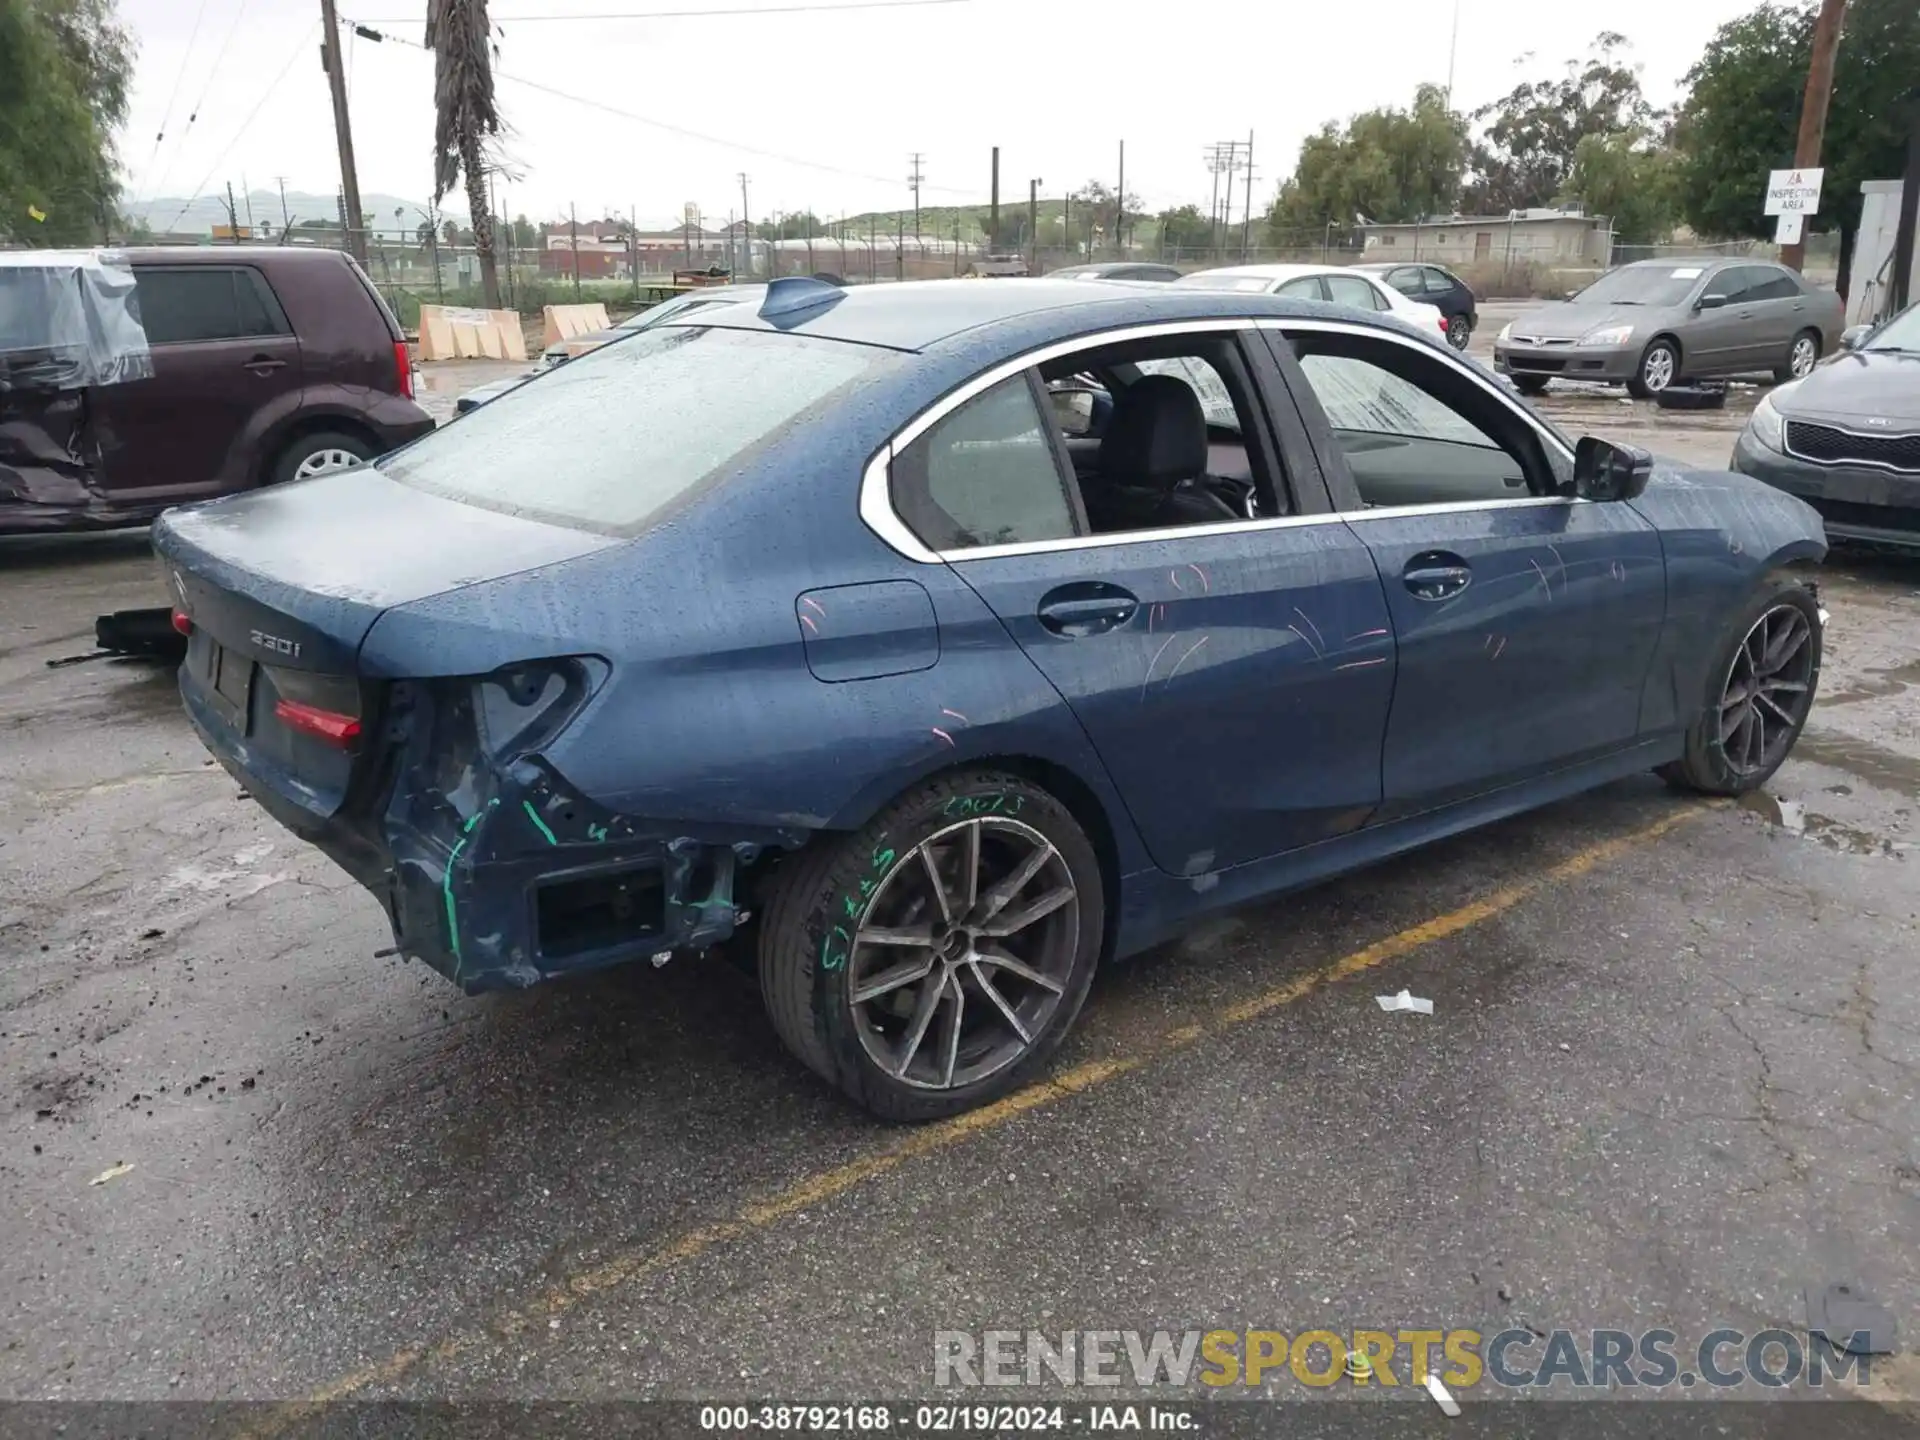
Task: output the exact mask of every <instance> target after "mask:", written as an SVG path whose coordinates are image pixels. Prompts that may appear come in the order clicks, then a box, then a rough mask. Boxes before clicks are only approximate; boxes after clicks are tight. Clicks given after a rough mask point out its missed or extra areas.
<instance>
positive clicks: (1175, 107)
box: [120, 0, 1753, 225]
mask: <svg viewBox="0 0 1920 1440" xmlns="http://www.w3.org/2000/svg"><path fill="white" fill-rule="evenodd" d="M339 3H340V5H341V14H342V20H343V24H344V23H345V22H346V21H347V20H349V19H350V20H354V21H360V22H362V23H366V24H371V25H374V26H376V28H378V29H381V30H383V31H386V32H388V33H389V34H390V35H392V36H394V37H395V38H394V39H392V40H389V41H388V42H387V43H385V44H373V43H370V42H368V41H366V40H364V39H357V40H353V41H351V42H350V45H349V49H348V52H347V54H348V61H349V67H350V68H349V79H350V85H351V91H350V100H349V106H350V109H351V112H352V117H353V130H354V140H355V146H356V149H357V151H358V158H359V166H360V185H361V189H362V190H363V191H365V192H373V191H379V192H383V193H387V194H393V195H400V196H408V197H411V196H419V197H421V198H423V199H424V198H425V197H426V195H427V192H428V191H429V189H430V188H431V174H432V171H431V163H432V162H431V145H432V135H433V60H432V57H431V56H430V55H429V54H427V53H426V52H425V51H423V50H420V49H418V48H415V47H416V46H417V45H418V43H419V41H420V39H421V34H422V25H421V20H420V17H421V16H423V15H424V14H425V3H424V0H339ZM795 3H799V0H493V5H492V13H493V16H494V19H495V22H496V24H497V25H498V26H499V28H500V29H501V31H502V32H503V34H502V35H501V37H500V45H501V57H500V62H499V71H500V74H501V77H502V78H501V81H500V94H501V100H502V104H503V106H504V109H505V112H506V116H507V119H508V121H509V122H510V124H511V125H512V127H513V130H514V134H513V135H512V137H511V139H510V140H509V154H510V157H511V159H512V161H513V162H514V163H515V164H516V165H517V166H518V168H519V169H520V171H521V172H522V173H523V175H524V179H522V180H520V181H519V182H517V183H515V184H512V185H510V186H509V187H508V190H509V194H508V198H507V201H506V204H507V206H508V207H510V209H511V210H512V211H514V212H525V213H526V214H528V215H531V216H533V217H535V218H536V219H538V218H547V217H559V216H561V215H563V214H564V213H565V208H566V206H567V204H568V202H570V201H571V202H574V203H577V205H578V206H579V212H580V215H581V218H583V219H584V218H586V217H587V215H588V214H589V213H596V212H605V211H609V210H613V211H617V212H619V213H621V214H626V213H628V212H629V211H631V210H633V209H635V208H636V207H637V209H638V212H639V215H640V218H641V221H642V223H643V224H647V225H654V224H666V223H672V222H674V221H677V218H678V215H679V213H680V208H681V206H682V205H683V204H684V203H686V202H688V201H693V202H697V203H698V204H699V205H700V206H701V207H702V209H703V211H704V213H705V214H706V216H707V217H708V218H709V219H710V220H714V219H724V218H725V217H726V215H727V214H728V212H729V211H735V212H737V211H738V209H739V207H740V204H741V200H740V185H739V181H738V178H737V176H738V173H739V172H740V171H743V170H744V171H745V172H746V173H747V175H748V176H749V185H748V204H749V206H750V209H751V213H752V215H753V217H754V218H756V219H759V218H762V217H764V216H766V215H767V214H768V213H769V212H771V211H775V210H800V209H803V208H810V209H812V210H813V211H814V212H815V213H816V214H819V215H821V216H822V217H829V216H832V215H839V214H844V213H849V212H859V211H861V210H865V209H870V208H875V207H910V206H911V203H912V202H911V197H910V195H909V193H908V189H907V185H906V177H907V172H908V169H909V158H908V157H909V153H910V152H912V151H915V150H918V151H920V152H922V154H923V157H924V158H923V160H922V167H923V170H924V174H925V181H924V184H923V187H922V196H923V200H924V202H925V203H926V204H928V205H937V204H943V203H954V202H955V201H967V200H980V199H984V198H985V195H986V191H987V181H988V150H989V147H990V146H992V145H994V144H998V145H999V146H1000V147H1001V195H1002V200H1003V203H1005V202H1007V201H1010V200H1011V199H1013V198H1014V197H1016V196H1017V197H1018V198H1019V199H1021V200H1024V198H1025V195H1026V189H1027V181H1028V180H1029V178H1039V179H1041V180H1043V181H1044V185H1043V192H1044V193H1051V194H1058V193H1060V192H1061V191H1063V190H1067V189H1071V188H1074V187H1077V186H1079V185H1081V184H1083V183H1084V182H1085V181H1086V180H1087V179H1088V178H1090V177H1095V176H1097V177H1100V178H1101V179H1104V180H1106V181H1107V182H1108V183H1109V184H1111V183H1112V182H1113V180H1114V178H1115V171H1116V169H1117V167H1118V153H1117V152H1118V142H1119V141H1121V140H1123V139H1124V140H1125V141H1126V150H1127V188H1128V189H1129V190H1131V191H1134V192H1136V193H1138V194H1139V195H1140V196H1141V197H1142V199H1143V200H1144V201H1145V203H1146V205H1147V206H1148V207H1149V208H1153V209H1159V208H1161V207H1163V206H1166V205H1169V204H1178V203H1183V202H1186V201H1197V202H1198V203H1199V204H1200V205H1201V206H1202V208H1204V207H1205V206H1206V204H1207V202H1208V195H1209V185H1210V180H1209V177H1208V174H1207V172H1206V170H1205V167H1204V165H1203V163H1202V150H1203V148H1204V147H1205V146H1206V145H1207V144H1208V143H1209V142H1212V141H1216V140H1225V139H1229V138H1238V139H1243V140H1244V139H1245V138H1246V136H1247V133H1248V132H1249V131H1250V130H1251V131H1252V132H1253V137H1254V161H1255V167H1256V180H1255V185H1254V196H1255V204H1256V207H1259V208H1264V206H1265V204H1266V202H1267V199H1268V198H1269V197H1270V196H1271V194H1272V191H1273V186H1274V184H1275V183H1276V181H1277V180H1278V179H1280V178H1282V177H1284V176H1285V175H1286V174H1287V173H1288V172H1289V171H1290V170H1291V169H1292V163H1293V159H1294V157H1295V155H1296V154H1297V152H1298V148H1299V144H1300V141H1301V139H1302V138H1303V137H1304V136H1305V135H1307V134H1308V133H1309V132H1311V131H1312V130H1314V129H1315V128H1317V127H1318V126H1319V125H1320V123H1321V122H1322V121H1324V120H1327V119H1331V118H1340V117H1344V116H1346V115H1349V114H1351V113H1353V112H1355V111H1358V110H1363V109H1367V108H1370V107H1372V106H1376V105H1382V104H1398V105H1404V104H1406V103H1407V102H1408V101H1409V100H1410V98H1411V96H1412V93H1413V89H1414V86H1415V85H1416V84H1418V83H1420V82H1421V81H1432V82H1435V83H1439V84H1444V83H1445V81H1446V78H1447V63H1448V42H1449V33H1450V30H1451V28H1452V23H1453V7H1452V5H1451V4H1450V3H1449V0H1326V3H1320V0H1315V3H1311V4H1307V3H1302V0H1265V3H1260V0H1238V3H1233V0H1180V3H1172V0H1168V3H1160V4H1146V3H1142V0H1104V3H1099V4H1095V3H1091V0H1081V3H1078V4H1072V5H1069V4H1065V3H1059V0H958V3H943V4H931V5H929V4H921V5H918V6H914V7H902V8H896V9H891V10H886V9H869V10H857V11H850V12H839V13H831V12H828V13H812V14H764V15H750V16H740V15H732V16H725V17H711V18H696V19H686V18H670V19H661V18H650V19H649V18H643V19H605V18H592V19H558V18H548V19H544V20H540V21H532V20H529V19H525V18H519V19H517V18H516V17H529V16H532V15H534V14H537V13H542V12H544V13H545V14H546V15H548V16H550V17H557V16H562V15H566V16H573V15H581V14H586V15H592V16H595V17H599V16H607V15H616V14H622V13H627V14H631V13H634V12H646V11H653V12H659V11H663V10H678V11H685V10H694V9H699V10H710V9H720V8H726V9H738V8H745V7H748V6H757V7H759V8H763V9H767V8H772V7H775V6H785V5H792V4H795ZM1752 4H1753V0H1608V3H1607V4H1605V5H1585V4H1578V3H1565V0H1555V3H1549V0H1460V26H1459V43H1458V50H1457V60H1456V64H1455V74H1454V89H1455V96H1456V103H1457V104H1458V105H1459V106H1460V107H1461V108H1463V109H1469V110H1470V109H1472V108H1473V107H1474V106H1476V105H1478V104H1480V103H1482V102H1484V101H1486V100H1489V99H1491V98H1493V97H1494V96H1497V95H1499V94H1502V93H1504V92H1505V91H1506V90H1507V89H1508V88H1510V87H1511V86H1512V85H1513V83H1514V82H1515V81H1516V80H1517V79H1520V78H1525V77H1526V76H1528V75H1532V74H1539V73H1544V72H1545V71H1546V70H1547V69H1549V68H1550V66H1551V65H1552V64H1557V63H1558V62H1560V61H1562V60H1564V59H1567V58H1569V57H1572V56H1574V55H1577V54H1580V53H1582V52H1583V51H1584V49H1585V47H1586V46H1587V45H1588V43H1589V42H1590V41H1591V40H1592V39H1593V37H1594V35H1595V34H1596V33H1597V32H1598V31H1600V30H1601V29H1603V28H1605V29H1613V30H1618V31H1620V32H1622V33H1623V34H1625V35H1626V36H1627V37H1628V38H1629V40H1631V41H1632V42H1633V56H1634V58H1635V59H1637V60H1638V62H1639V63H1640V64H1641V65H1642V66H1643V67H1644V79H1645V83H1646V87H1647V90H1648V93H1649V95H1650V96H1651V97H1652V98H1654V99H1655V100H1656V101H1659V102H1665V101H1667V100H1670V99H1671V98H1672V97H1673V95H1674V93H1675V91H1676V87H1677V84H1678V82H1679V79H1680V77H1681V76H1682V75H1683V74H1684V73H1685V72H1686V70H1687V68H1688V67H1689V66H1690V65H1691V64H1692V63H1693V62H1694V60H1695V59H1696V58H1697V57H1698V55H1699V53H1700V50H1701V48H1702V46H1703V45H1704V44H1705V42H1706V40H1707V38H1708V37H1709V36H1710V35H1711V34H1712V33H1713V31H1714V29H1715V27H1717V26H1718V25H1720V24H1721V23H1723V22H1724V21H1726V20H1729V19H1731V18H1733V17H1734V16H1735V15H1738V14H1740V13H1742V12H1744V11H1746V10H1748V9H1750V8H1752ZM120 7H121V13H122V15H123V17H124V18H125V19H126V21H127V22H128V23H129V24H130V25H131V26H132V28H133V30H134V31H135V33H136V35H137V36H138V39H139V45H140V57H139V68H138V74H137V77H136V83H135V87H134V96H133V112H132V119H131V123H130V124H129V125H128V127H127V130H126V133H125V135H124V136H123V138H122V143H121V152H122V158H123V161H124V164H125V166H126V169H127V170H128V172H129V174H130V176H131V180H130V184H129V191H130V194H131V195H132V196H133V197H134V198H135V199H137V200H142V201H144V200H146V199H147V198H149V197H152V196H156V195H177V196H183V197H184V196H188V195H191V194H193V193H194V192H195V190H196V188H198V189H200V190H201V191H202V192H204V193H212V192H213V191H215V190H218V189H219V188H220V187H221V186H222V185H223V184H224V183H225V182H226V181H228V180H231V181H232V182H233V185H234V189H235V191H236V192H238V191H239V190H240V186H241V181H242V179H243V178H244V179H245V180H246V181H247V182H249V183H250V184H252V186H253V187H254V188H255V189H256V190H258V189H263V188H268V187H270V186H271V185H272V184H273V180H274V177H275V176H285V177H286V182H287V186H288V188H289V189H297V190H305V191H312V192H319V193H331V191H332V190H333V189H334V187H335V186H336V185H337V184H338V182H339V165H338V161H337V159H336V155H335V151H334V139H333V123H332V116H331V111H330V108H329V105H328V100H327V91H326V79H325V76H324V74H323V72H322V71H321V68H320V61H319V53H318V48H317V46H318V40H319V0H120ZM401 39H404V40H407V41H411V42H413V44H402V43H397V42H398V41H399V40H401ZM1529 52H1531V54H1532V56H1533V57H1534V58H1533V60H1532V62H1531V63H1530V64H1526V65H1521V66H1516V64H1515V61H1516V59H1518V58H1519V57H1520V56H1522V55H1524V54H1527V53H1529ZM508 77H511V78H508ZM521 82H534V83H537V84H538V85H541V86H545V87H547V88H546V89H544V90H542V89H535V88H532V87H531V85H529V84H527V83H521ZM556 92H557V93H556ZM565 97H575V98H565ZM582 102H594V103H592V104H588V103H582ZM196 105H197V106H198V110H197V119H195V120H194V121H193V123H192V124H191V125H189V124H188V115H189V114H190V113H194V111H195V106H196ZM596 106H610V107H613V109H614V110H617V111H624V112H627V116H631V117H635V118H627V116H622V115H619V114H614V113H611V112H610V111H609V110H607V109H603V108H596ZM169 109H171V115H170V116H169V115H168V111H169ZM163 117H164V123H165V132H166V134H165V139H164V140H162V141H161V142H160V143H159V145H158V147H157V154H156V145H155V137H156V134H157V133H158V132H159V131H160V130H161V129H162V123H163ZM649 122H654V123H649ZM665 126H673V127H679V128H678V129H677V130H675V129H668V128H663V127H665ZM689 132H692V133H689ZM1237 208H1238V207H1237V206H1236V209H1237ZM163 220H164V217H156V224H159V223H162V221H163ZM382 222H384V223H392V222H391V220H390V219H389V218H388V217H386V216H380V217H377V219H376V223H382Z"/></svg>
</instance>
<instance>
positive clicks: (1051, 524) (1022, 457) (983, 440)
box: [891, 373, 1082, 550]
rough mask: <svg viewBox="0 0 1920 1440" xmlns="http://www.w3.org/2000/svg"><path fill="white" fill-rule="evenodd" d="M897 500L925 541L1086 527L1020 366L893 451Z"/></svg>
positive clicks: (958, 545)
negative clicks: (913, 439) (904, 446)
mask: <svg viewBox="0 0 1920 1440" xmlns="http://www.w3.org/2000/svg"><path fill="white" fill-rule="evenodd" d="M891 483H892V494H893V508H894V510H895V511H896V512H897V513H898V514H899V516H900V518H901V519H902V520H904V521H905V522H906V524H907V527H908V528H909V529H910V530H912V531H913V532H914V534H915V535H917V536H919V537H920V540H921V541H922V543H924V544H925V545H926V546H927V547H928V548H929V549H933V550H966V549H972V548H974V547H975V546H980V545H1016V544H1023V543H1027V542H1030V541H1035V540H1065V539H1069V538H1071V537H1072V536H1074V535H1077V534H1080V533H1081V531H1082V526H1081V525H1080V523H1079V519H1078V515H1077V512H1076V507H1075V505H1074V503H1073V497H1072V494H1071V492H1070V491H1069V490H1068V488H1067V484H1066V482H1065V481H1064V480H1063V479H1062V477H1061V473H1060V467H1059V464H1058V463H1057V461H1056V459H1055V456H1054V449H1053V438H1052V435H1051V432H1050V428H1049V426H1048V425H1047V423H1046V422H1045V421H1044V420H1043V419H1042V417H1041V412H1040V407H1039V405H1038V404H1037V403H1035V401H1034V398H1033V386H1032V383H1031V382H1030V381H1029V379H1028V378H1027V376H1026V375H1025V374H1024V373H1023V374H1020V375H1015V376H1013V377H1012V378H1011V379H1008V380H1003V381H1001V382H1000V383H999V384H998V385H995V386H994V387H993V388H992V389H990V390H987V391H984V392H982V393H981V394H979V395H976V396H974V398H973V399H971V400H969V401H967V403H966V404H964V405H962V406H960V407H959V408H958V409H957V410H954V411H953V412H952V413H950V414H948V415H946V416H944V417H943V418H942V419H941V420H940V421H939V422H938V423H937V424H935V425H934V426H933V427H932V428H930V429H929V430H928V431H927V432H926V433H925V434H924V435H922V436H920V437H919V438H918V439H917V440H915V441H914V442H913V443H912V444H911V445H909V446H907V447H906V449H904V450H903V451H902V452H901V453H900V454H899V455H897V456H895V457H894V462H893V472H892V482H891Z"/></svg>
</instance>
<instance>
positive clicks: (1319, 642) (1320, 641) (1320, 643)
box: [1293, 605, 1327, 655]
mask: <svg viewBox="0 0 1920 1440" xmlns="http://www.w3.org/2000/svg"><path fill="white" fill-rule="evenodd" d="M1293 613H1294V614H1296V615H1298V616H1299V617H1300V618H1301V619H1302V620H1306V622H1307V628H1308V629H1309V630H1311V631H1313V653H1314V654H1316V655H1318V654H1319V653H1320V652H1321V651H1322V650H1324V649H1326V648H1327V637H1326V636H1324V635H1322V634H1321V633H1320V627H1319V626H1318V625H1316V624H1314V623H1313V621H1312V620H1310V619H1308V618H1307V612H1306V611H1304V610H1302V609H1301V608H1300V607H1299V606H1298V605H1296V606H1294V607H1293Z"/></svg>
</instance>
